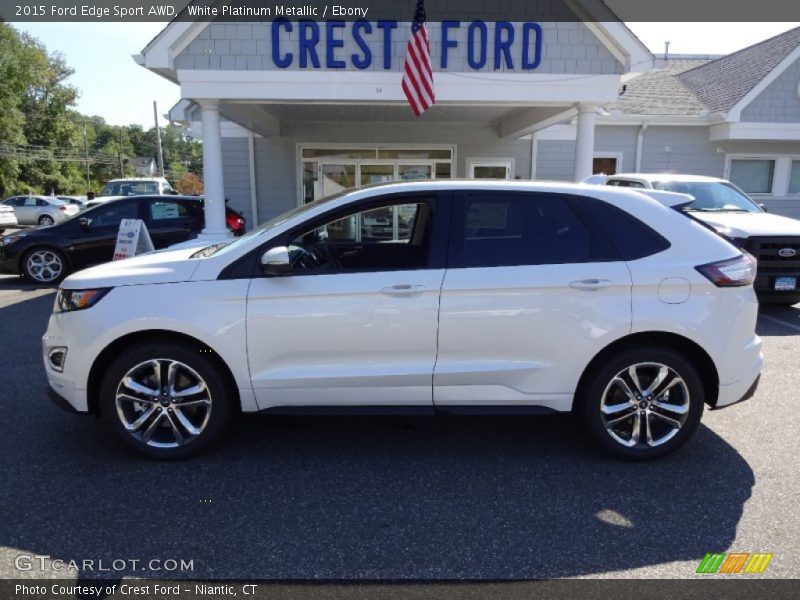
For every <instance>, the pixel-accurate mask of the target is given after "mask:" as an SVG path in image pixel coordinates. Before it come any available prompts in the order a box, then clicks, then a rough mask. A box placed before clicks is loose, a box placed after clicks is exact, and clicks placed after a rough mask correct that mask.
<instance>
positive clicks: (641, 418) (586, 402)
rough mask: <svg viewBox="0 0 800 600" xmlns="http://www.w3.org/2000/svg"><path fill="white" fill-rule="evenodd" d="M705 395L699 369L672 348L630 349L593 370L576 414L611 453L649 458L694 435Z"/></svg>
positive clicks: (664, 453) (618, 455)
mask: <svg viewBox="0 0 800 600" xmlns="http://www.w3.org/2000/svg"><path fill="white" fill-rule="evenodd" d="M704 401H705V394H704V388H703V383H702V381H701V380H700V376H699V374H698V372H697V369H696V368H695V367H694V366H692V364H691V363H690V362H689V361H688V360H687V359H686V358H685V357H684V356H683V355H682V354H680V353H679V352H677V351H675V350H673V349H671V348H661V347H655V346H648V347H643V348H637V349H635V350H633V349H632V350H627V351H623V352H621V353H619V354H618V355H617V356H615V357H614V358H612V359H611V360H609V361H607V362H606V363H605V364H604V365H602V366H600V367H599V368H597V369H596V370H595V371H594V372H593V373H590V374H589V380H588V382H587V384H586V385H585V386H583V389H582V394H581V397H579V398H578V399H577V401H576V407H575V408H576V412H577V414H578V416H579V418H580V419H581V421H582V423H583V425H584V426H585V429H586V430H587V431H588V432H589V434H590V435H591V437H592V438H593V439H594V441H595V442H597V443H598V444H599V445H600V446H601V447H602V448H603V449H604V450H605V451H606V452H608V453H610V454H611V455H613V456H616V457H618V458H622V459H627V460H649V459H653V458H658V457H661V456H664V455H666V454H669V453H671V452H674V451H675V450H677V449H678V448H680V447H681V446H682V445H683V444H684V443H686V441H687V440H688V439H689V438H690V437H691V436H692V434H693V433H694V431H695V430H696V429H697V426H698V424H699V423H700V417H701V416H702V414H703V404H704Z"/></svg>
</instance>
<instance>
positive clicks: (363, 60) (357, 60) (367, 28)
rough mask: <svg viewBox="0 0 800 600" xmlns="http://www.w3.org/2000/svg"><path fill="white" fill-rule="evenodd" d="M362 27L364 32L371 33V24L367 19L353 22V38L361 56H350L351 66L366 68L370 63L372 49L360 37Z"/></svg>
mask: <svg viewBox="0 0 800 600" xmlns="http://www.w3.org/2000/svg"><path fill="white" fill-rule="evenodd" d="M362 29H363V30H364V33H372V25H370V24H369V21H364V20H363V19H362V20H360V21H356V22H355V23H353V40H354V41H355V43H356V45H357V46H358V47H359V49H360V50H361V52H362V56H359V55H358V54H353V55H352V56H351V58H352V60H353V66H354V67H355V68H356V69H366V68H368V67H369V66H370V65H371V64H372V50H370V49H369V46H367V43H366V42H365V41H364V38H363V37H361V30H362Z"/></svg>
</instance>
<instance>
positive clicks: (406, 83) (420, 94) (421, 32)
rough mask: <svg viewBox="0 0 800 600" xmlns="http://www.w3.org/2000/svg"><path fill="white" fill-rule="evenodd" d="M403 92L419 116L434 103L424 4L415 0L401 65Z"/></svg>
mask: <svg viewBox="0 0 800 600" xmlns="http://www.w3.org/2000/svg"><path fill="white" fill-rule="evenodd" d="M403 70H404V73H403V92H404V93H405V95H406V98H407V99H408V103H409V104H410V105H411V110H413V111H414V114H415V115H417V116H420V115H421V114H422V113H424V112H425V111H426V110H428V109H429V108H430V107H431V106H433V105H434V104H436V94H435V93H434V91H433V69H431V43H430V41H429V40H428V32H427V30H426V29H425V4H424V2H423V0H417V8H416V10H415V11H414V23H413V24H412V25H411V39H410V40H408V47H407V48H406V62H405V65H404V67H403Z"/></svg>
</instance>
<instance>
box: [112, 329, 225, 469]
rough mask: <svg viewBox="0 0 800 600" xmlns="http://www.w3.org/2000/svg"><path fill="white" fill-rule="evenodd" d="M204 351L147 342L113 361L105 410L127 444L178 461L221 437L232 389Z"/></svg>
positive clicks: (115, 429) (114, 427)
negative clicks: (177, 459) (202, 352)
mask: <svg viewBox="0 0 800 600" xmlns="http://www.w3.org/2000/svg"><path fill="white" fill-rule="evenodd" d="M201 350H206V349H205V348H201V347H200V346H199V345H198V347H197V348H190V347H189V346H188V345H186V346H184V345H177V344H168V343H159V344H155V343H152V344H142V345H139V346H135V347H133V348H131V349H130V350H128V351H126V352H124V353H123V354H122V355H120V356H119V357H118V358H117V359H116V360H115V361H114V362H113V363H112V364H111V366H110V368H109V369H108V370H107V372H106V375H105V377H104V379H103V381H102V384H101V388H100V412H101V415H102V417H103V419H104V420H105V421H106V422H107V423H108V424H109V426H110V427H111V429H112V430H113V431H114V433H115V434H116V435H117V437H118V438H119V439H120V440H121V441H122V442H123V443H125V444H127V445H128V446H129V447H131V448H133V449H134V450H137V451H138V452H140V453H142V454H145V455H147V456H150V457H152V458H159V459H176V458H187V457H189V456H193V455H195V454H198V453H199V452H200V451H202V450H203V449H205V448H206V447H207V446H208V445H209V444H211V443H212V442H213V441H214V440H215V439H216V438H218V437H219V435H220V434H221V433H222V431H223V430H224V428H225V425H226V424H227V423H228V421H229V419H230V416H231V412H232V399H231V398H232V396H231V391H230V390H229V388H228V386H227V385H226V381H225V378H224V377H223V375H222V373H221V372H220V367H219V365H218V364H217V363H216V362H214V361H213V360H211V359H210V357H209V356H208V355H207V354H205V355H204V354H201Z"/></svg>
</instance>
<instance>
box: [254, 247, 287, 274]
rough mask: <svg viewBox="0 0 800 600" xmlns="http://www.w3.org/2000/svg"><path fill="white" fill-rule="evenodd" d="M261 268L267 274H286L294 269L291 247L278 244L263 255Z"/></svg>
mask: <svg viewBox="0 0 800 600" xmlns="http://www.w3.org/2000/svg"><path fill="white" fill-rule="evenodd" d="M261 269H262V270H263V271H264V273H266V274H267V275H286V274H287V273H291V271H292V262H291V259H290V258H289V248H287V247H286V246H276V247H275V248H270V249H269V250H267V251H266V252H264V254H262V255H261Z"/></svg>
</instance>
